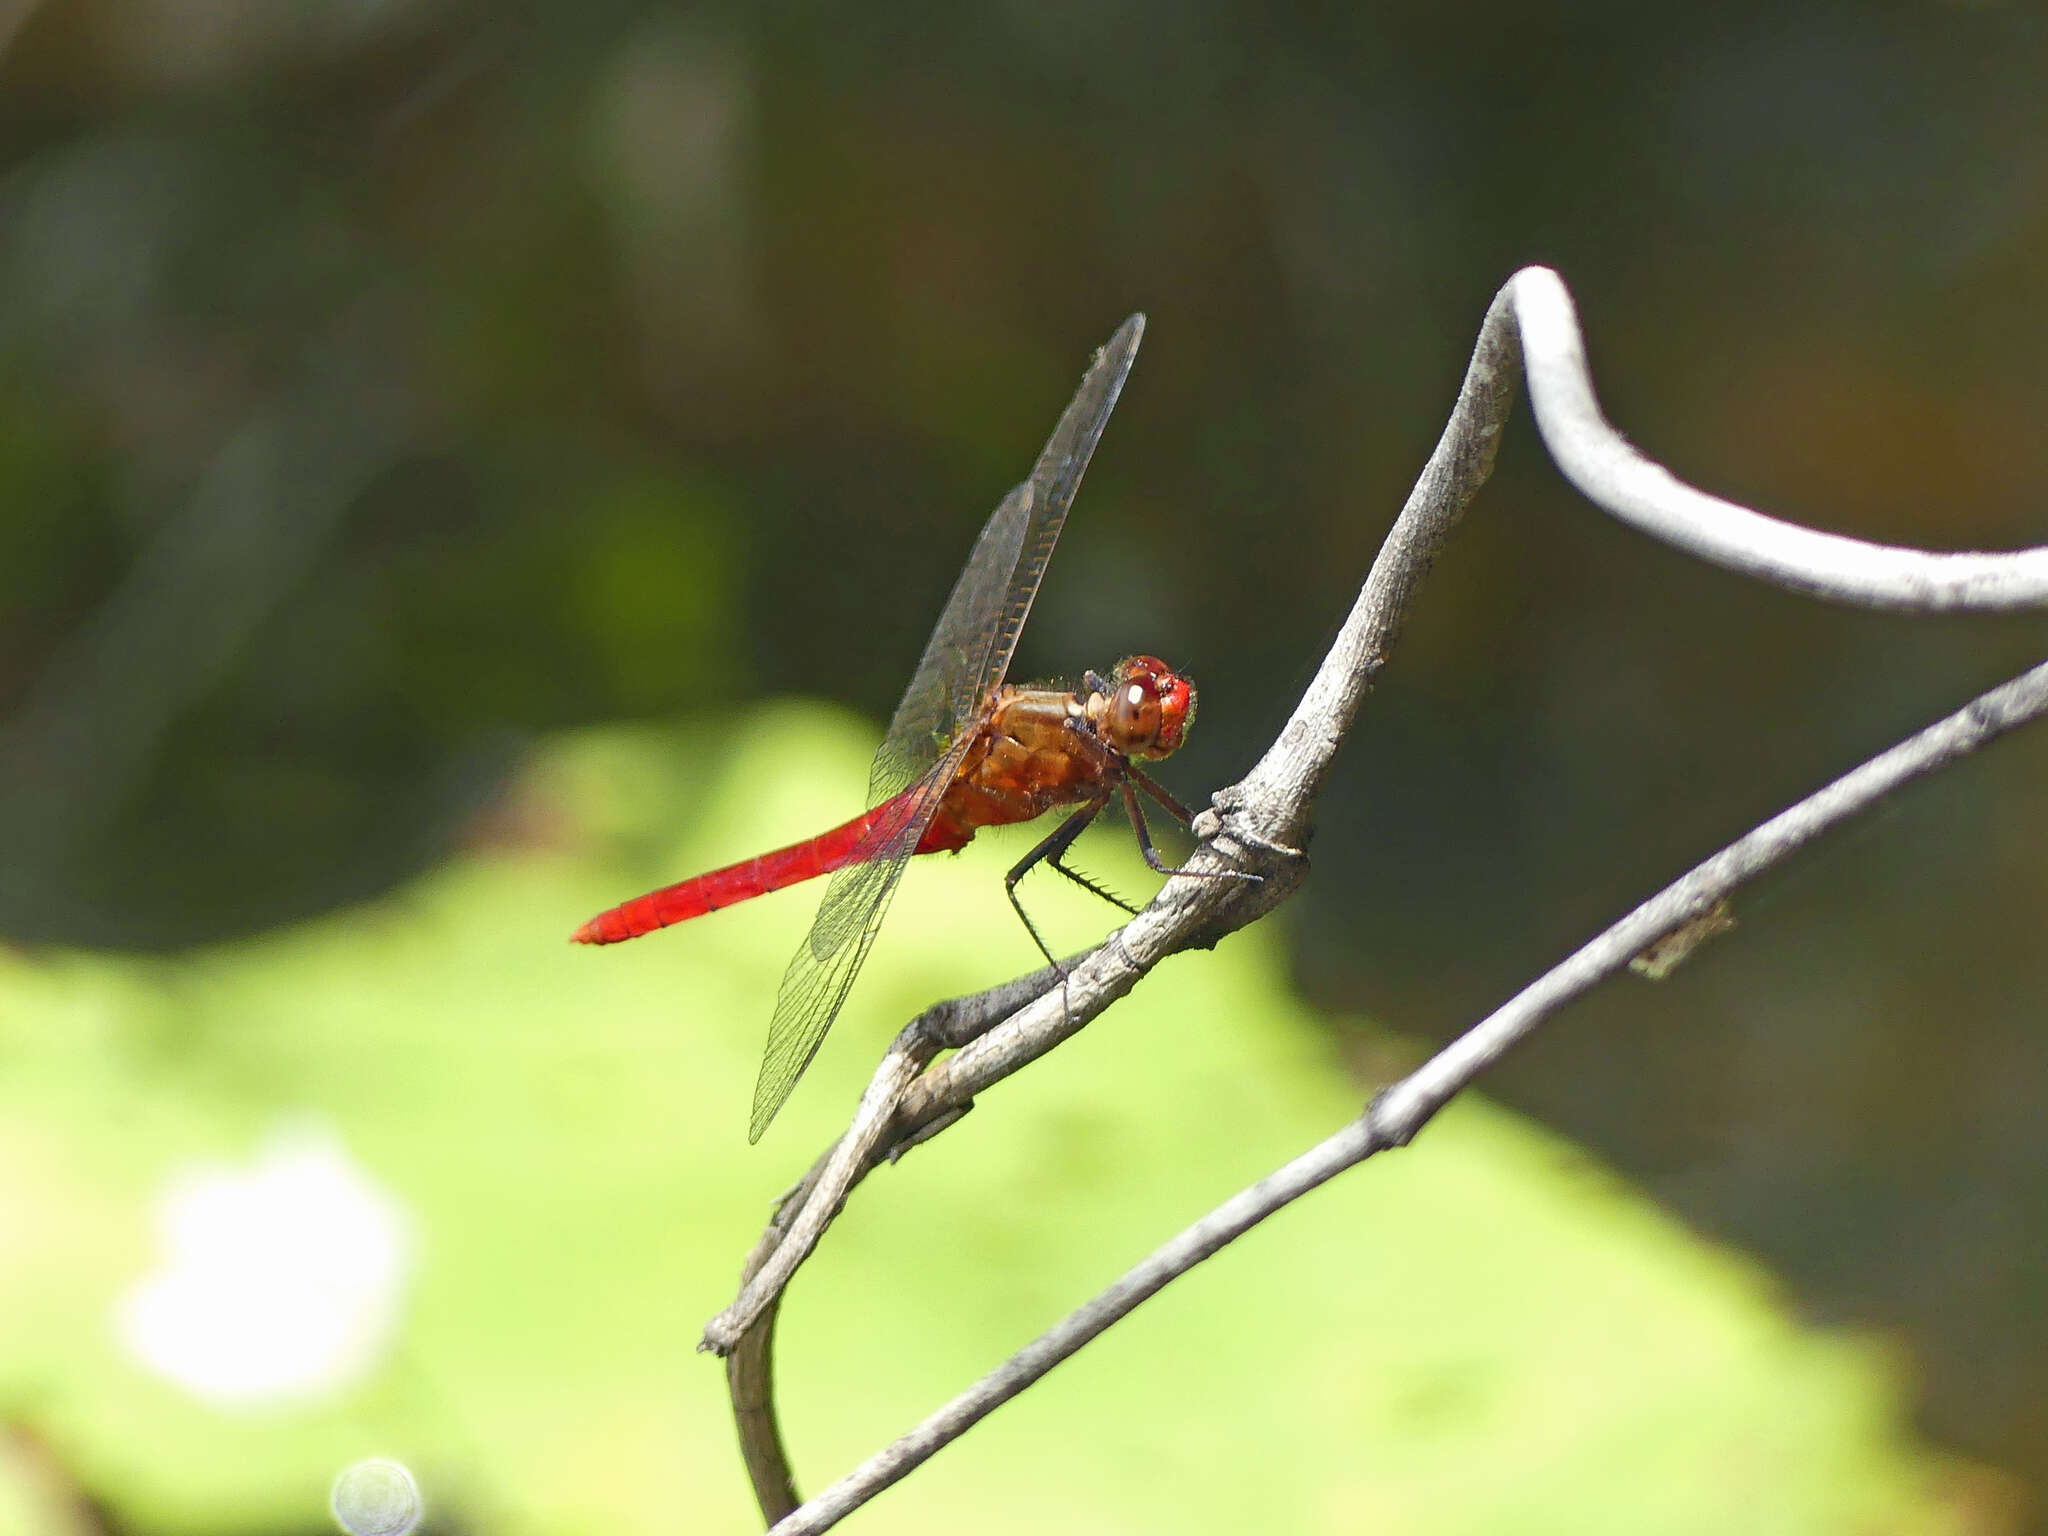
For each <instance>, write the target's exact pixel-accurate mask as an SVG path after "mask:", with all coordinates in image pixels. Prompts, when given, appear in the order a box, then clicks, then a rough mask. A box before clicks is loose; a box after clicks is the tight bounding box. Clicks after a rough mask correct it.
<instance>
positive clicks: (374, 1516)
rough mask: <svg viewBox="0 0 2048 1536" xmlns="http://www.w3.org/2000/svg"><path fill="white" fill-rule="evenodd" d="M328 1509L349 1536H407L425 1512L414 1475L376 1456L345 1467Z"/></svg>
mask: <svg viewBox="0 0 2048 1536" xmlns="http://www.w3.org/2000/svg"><path fill="white" fill-rule="evenodd" d="M327 1505H328V1508H330V1509H331V1510H333V1511H334V1518H335V1520H336V1522H337V1523H339V1524H340V1526H341V1528H342V1529H343V1530H344V1531H347V1532H348V1533H349V1536H406V1532H408V1531H410V1530H411V1529H412V1528H413V1527H414V1526H416V1525H418V1524H419V1523H420V1516H421V1515H422V1514H424V1513H425V1512H426V1510H425V1505H424V1504H423V1502H422V1501H421V1499H420V1485H419V1484H418V1483H417V1482H415V1481H414V1480H413V1475H412V1473H411V1472H409V1471H407V1470H406V1469H405V1468H404V1467H403V1466H401V1465H400V1464H399V1463H397V1462H395V1461H386V1460H384V1459H383V1458H382V1457H376V1456H373V1457H371V1458H370V1459H369V1460H367V1461H359V1462H357V1463H356V1464H355V1465H354V1466H352V1467H344V1468H343V1469H342V1472H341V1475H340V1476H339V1477H337V1478H335V1480H334V1492H333V1493H332V1494H330V1495H329V1496H328V1500H327Z"/></svg>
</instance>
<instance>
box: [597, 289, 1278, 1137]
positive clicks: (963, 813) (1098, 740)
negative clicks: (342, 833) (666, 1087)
mask: <svg viewBox="0 0 2048 1536" xmlns="http://www.w3.org/2000/svg"><path fill="white" fill-rule="evenodd" d="M1144 334H1145V317H1144V316H1143V315H1142V314H1136V315H1132V316H1131V317H1130V318H1129V319H1128V320H1126V321H1125V322H1124V323H1123V324H1122V325H1121V326H1120V327H1118V329H1117V332H1116V334H1115V335H1114V336H1112V337H1111V338H1110V339H1109V341H1108V343H1107V344H1106V345H1105V346H1103V347H1102V349H1101V350H1100V351H1098V352H1097V353H1096V354H1095V358H1094V361H1093V362H1092V363H1091V365H1090V366H1089V368H1088V371H1087V373H1086V374H1085V375H1084V376H1083V377H1082V379H1081V387H1080V388H1079V389H1078V390H1077V391H1075V394H1074V398H1073V400H1072V402H1071V403H1070V404H1069V405H1068V406H1067V409H1066V411H1065V413H1064V414H1063V415H1062V416H1061V417H1060V420H1059V425H1058V426H1057V427H1055V428H1054V429H1053V434H1052V437H1051V438H1050V439H1049V440H1048V441H1047V443H1046V445H1045V449H1044V451H1043V452H1042V453H1040V454H1039V456H1038V462H1037V464H1036V465H1035V466H1034V467H1033V469H1032V471H1031V475H1030V478H1029V479H1027V480H1025V481H1024V482H1023V483H1022V484H1021V485H1019V486H1017V487H1016V488H1015V489H1014V490H1012V491H1011V492H1010V493H1009V494H1008V495H1007V496H1005V497H1004V498H1003V499H1002V501H1001V503H1000V504H999V505H998V506H997V507H996V509H995V511H994V512H993V513H992V514H991V515H990V517H989V520H988V522H987V524H986V525H985V526H984V527H983V528H982V530H981V536H980V537H979V538H978V539H976V540H975V543H974V549H973V551H972V553H971V554H970V555H969V556H968V559H967V564H966V567H965V568H964V569H963V570H962V571H961V573H960V577H959V580H958V581H957V582H956V583H955V584H954V587H953V594H952V596H951V597H950V598H948V599H947V602H946V607H945V611H944V612H943V613H942V614H940V616H939V622H938V625H937V627H936V628H934V629H933V631H932V635H931V639H930V640H929V641H928V642H927V643H926V645H925V648H924V656H923V658H922V659H921V660H920V661H919V662H918V664H917V670H916V672H915V673H914V674H913V675H912V677H911V680H910V686H909V687H907V688H906V689H905V690H904V692H903V700H902V702H901V703H899V704H898V705H897V706H896V713H895V715H894V717H893V718H892V719H891V720H890V722H889V729H888V732H887V733H886V734H885V735H884V737H883V739H882V744H881V747H880V748H879V749H878V750H877V751H876V753H875V760H874V766H873V768H872V769H871V770H870V772H869V775H868V808H867V810H865V811H864V812H862V813H861V814H860V815H858V816H856V817H854V818H853V819H852V820H851V821H848V822H845V823H843V824H842V825H840V826H837V827H834V828H832V829H831V830H830V831H829V832H822V833H819V834H818V835H817V836H815V837H812V838H808V839H806V840H805V841H803V842H800V843H794V844H792V845H791V846H789V847H787V848H779V849H776V850H775V851H774V852H772V853H764V854H761V855H760V856H758V857H756V858H751V859H746V860H743V861H742V862H740V863H737V864H731V865H727V866H726V867H724V868H722V869H714V870H711V871H709V872H708V873H705V874H701V875H696V876H693V877H691V878H690V879H688V880H684V881H681V882H680V883H678V884H675V885H668V886H663V887H662V888H661V889H660V890H656V891H650V892H648V893H647V894H646V895H644V896H637V897H635V898H634V899H633V900H631V901H628V902H624V903H622V904H621V905H619V906H616V907H613V908H611V909H610V910H608V911H605V912H601V913H599V914H598V915H597V916H596V917H593V918H592V919H591V920H590V921H589V922H587V923H585V924H584V925H583V926H582V927H581V928H579V929H577V931H576V933H575V935H574V937H575V939H576V941H577V942H579V943H583V944H615V943H618V942H620V941H621V940H624V939H632V938H638V937H640V936H641V935H643V934H648V933H652V932H654V931H655V930H656V929H658V928H666V927H668V926H669V925H671V924H673V923H680V922H685V921H687V920H688V919H690V918H693V917H701V916H703V915H704V914H705V913H707V912H716V911H718V910H720V909H721V908H724V907H729V906H731V905H732V904H733V903H735V902H740V901H747V900H750V899H752V898H753V897H756V896H761V895H765V894H767V893H768V892H770V891H777V890H781V889H782V888H784V887H785V886H790V885H795V884H797V883H798V882H800V881H804V880H811V879H815V878H817V877H818V876H821V875H829V876H831V879H830V881H829V882H828V883H827V885H826V887H825V897H824V900H823V901H822V902H821V903H820V904H819V907H818V915H817V918H816V920H815V921H814V922H813V923H812V924H811V930H810V933H809V935H808V936H807V937H806V938H805V940H804V942H803V944H802V946H801V947H800V948H799V949H798V950H797V952H796V956H795V958H794V959H792V960H791V961H790V963H789V968H788V970H787V971H786V972H785V973H784V975H783V978H782V986H781V989H780V990H779V992H778V993H777V994H776V1001H775V1017H774V1019H773V1020H772V1021H771V1022H770V1024H769V1026H768V1045H767V1049H766V1051H765V1052H764V1054H763V1056H762V1058H761V1071H760V1076H759V1077H758V1078H757V1080H756V1081H755V1084H754V1105H753V1113H752V1117H751V1119H750V1121H749V1123H748V1128H747V1140H748V1141H749V1142H757V1141H759V1140H760V1139H761V1135H762V1133H763V1132H764V1131H766V1130H767V1129H768V1125H769V1122H771V1121H772V1120H773V1119H774V1118H775V1116H776V1113H777V1112H778V1111H779V1110H780V1109H781V1108H782V1106H783V1104H784V1102H785V1101H787V1099H788V1098H789V1095H790V1093H791V1091H792V1090H793V1089H794V1088H795V1087H796V1083H797V1079H798V1078H800V1077H802V1076H803V1074H804V1070H805V1069H806V1068H807V1067H809V1066H810V1064H811V1061H812V1058H814V1057H815V1056H816V1055H817V1053H818V1048H819V1047H820V1046H821V1045H823V1044H824V1041H825V1036H826V1033H827V1032H828V1031H829V1030H830V1029H831V1027H832V1022H833V1020H834V1019H835V1018H837V1017H838V1014H839V1010H840V1007H841V1006H842V1005H843V1004H844V1003H845V1001H846V997H847V993H848V992H849V991H851V990H852V987H853V981H854V977H855V976H856V975H857V974H858V973H859V971H860V968H861V963H862V962H863V961H864V960H866V959H867V955H868V950H869V948H870V947H871V946H872V945H873V944H874V941H875V934H876V931H877V930H878V929H879V928H880V926H881V923H882V918H883V916H884V915H885V914H886V912H887V911H888V908H889V901H890V898H891V897H892V896H894V895H895V892H896V886H897V883H898V881H899V880H901V878H902V876H903V870H904V866H905V865H907V864H908V863H909V862H910V859H911V857H912V856H913V855H915V854H920V853H941V852H955V851H957V850H959V849H961V848H964V847H965V846H966V845H967V843H968V841H969V840H970V839H971V838H972V837H973V836H974V834H975V832H976V831H978V830H979V829H980V828H983V827H996V826H1007V825H1012V824H1015V823H1021V822H1028V821H1035V820H1037V819H1038V818H1039V817H1040V816H1042V815H1044V814H1046V813H1047V812H1048V811H1051V810H1054V809H1057V808H1060V807H1072V808H1073V809H1072V813H1071V814H1070V815H1069V816H1068V817H1067V819H1066V820H1065V821H1063V822H1062V823H1061V824H1060V825H1059V826H1058V827H1057V828H1056V829H1055V830H1054V831H1053V832H1052V833H1051V834H1050V835H1049V836H1047V837H1046V838H1044V839H1043V840H1042V841H1041V842H1039V843H1038V845H1037V846H1036V847H1034V848H1033V849H1032V850H1031V851H1030V852H1029V853H1027V854H1026V855H1025V856H1024V857H1023V858H1022V859H1020V860H1018V862H1017V863H1016V865H1015V866H1014V867H1013V868H1012V869H1011V870H1010V871H1009V873H1008V874H1007V875H1006V876H1005V877H1004V884H1005V889H1006V891H1007V892H1008V895H1009V899H1010V904H1011V906H1012V907H1014V908H1015V909H1016V912H1017V915H1018V917H1019V918H1021V919H1022V920H1023V922H1024V926H1025V927H1026V929H1028V930H1029V931H1030V934H1031V937H1032V940H1033V941H1034V942H1035V943H1036V944H1037V945H1038V948H1039V950H1040V952H1041V953H1043V954H1044V955H1045V957H1046V959H1047V960H1048V961H1051V962H1052V963H1053V964H1054V965H1055V967H1057V965H1058V962H1057V961H1056V960H1054V959H1053V955H1052V952H1051V951H1050V950H1049V949H1047V948H1046V946H1045V941H1044V940H1043V939H1042V938H1040V937H1039V933H1038V929H1037V926H1036V925H1035V924H1034V923H1033V922H1032V921H1031V917H1030V914H1029V913H1027V912H1026V911H1025V910H1024V907H1023V904H1022V903H1021V902H1020V901H1019V900H1018V899H1017V883H1018V882H1019V881H1020V880H1021V879H1023V877H1024V876H1025V874H1027V873H1028V872H1029V871H1030V870H1032V869H1033V868H1035V867H1036V866H1037V865H1039V864H1040V863H1047V864H1050V865H1051V866H1052V868H1054V869H1055V870H1057V871H1058V872H1059V873H1061V874H1062V875H1065V876H1066V877H1067V878H1068V879H1070V880H1073V881H1075V882H1076V883H1077V884H1079V885H1081V886H1083V887H1085V888H1086V889H1088V890H1090V891H1092V892H1094V893H1095V894H1096V895H1097V896H1100V897H1101V898H1103V899H1104V900H1105V901H1109V902H1112V903H1114V904H1115V905H1117V906H1119V907H1122V908H1123V909H1124V910H1125V911H1127V912H1135V911H1136V910H1137V909H1136V908H1135V907H1133V906H1131V905H1130V904H1129V903H1128V902H1125V901H1123V900H1122V899H1121V898H1119V897H1117V896H1115V895H1113V894H1112V893H1111V892H1109V891H1108V890H1106V889H1104V888H1103V887H1102V886H1100V885H1099V884H1097V883H1096V882H1095V881H1093V880H1091V879H1090V878H1088V876H1086V875H1084V874H1082V873H1081V872H1079V871H1077V870H1074V869H1071V868H1069V867H1068V866H1067V865H1066V864H1065V863H1064V862H1062V860H1063V856H1064V855H1065V854H1066V853H1067V851H1068V850H1069V849H1070V848H1071V847H1072V846H1073V843H1074V841H1075V839H1076V838H1078V837H1079V836H1080V835H1081V833H1082V832H1083V831H1084V830H1086V828H1087V827H1088V826H1089V824H1090V823H1092V822H1093V821H1094V820H1095V818H1096V817H1097V816H1099V815H1100V814H1101V813H1102V811H1103V810H1104V809H1105V808H1107V807H1108V806H1109V805H1110V803H1111V802H1112V801H1115V800H1121V801H1122V804H1123V808H1124V811H1125V813H1126V814H1127V815H1128V816H1129V818H1130V822H1131V826H1132V828H1133V830H1134V831H1135V832H1136V834H1137V839H1138V847H1139V849H1140V851H1141V852H1142V853H1143V855H1144V858H1145V862H1146V864H1147V865H1148V866H1149V867H1150V868H1151V869H1153V870H1154V871H1156V872H1157V873H1159V874H1162V875H1172V874H1177V873H1183V871H1179V870H1175V869H1173V868H1172V867H1170V866H1168V865H1167V864H1166V863H1164V862H1163V861H1162V860H1161V859H1160V857H1159V854H1158V851H1157V849H1156V848H1155V847H1154V845H1153V842H1152V836H1151V833H1150V830H1149V829H1148V827H1147V825H1146V822H1145V812H1144V808H1143V804H1142V802H1141V801H1140V799H1139V796H1140V794H1141V793H1142V794H1143V795H1145V796H1147V797H1149V798H1150V799H1151V800H1153V801H1154V802H1156V803H1157V804H1158V805H1159V806H1160V807H1161V808H1162V809H1163V810H1165V811H1166V813H1167V814H1168V815H1170V816H1172V817H1173V818H1174V819H1175V820H1176V821H1178V822H1180V823H1181V824H1182V825H1183V826H1186V825H1187V824H1188V823H1189V821H1190V816H1189V813H1188V811H1187V809H1186V807H1184V806H1182V805H1181V804H1180V802H1179V801H1177V800H1175V799H1174V798H1173V796H1172V795H1170V794H1168V793H1167V792H1166V790H1165V789H1163V788H1162V787H1161V786H1160V785H1158V784H1156V783H1155V782H1153V780H1152V779H1151V778H1150V777H1149V776H1148V775H1147V774H1146V773H1145V772H1144V770H1143V769H1141V768H1140V767H1139V766H1138V765H1139V764H1140V763H1141V762H1153V761H1156V760H1158V759H1160V758H1163V757H1166V756H1168V755H1170V754H1171V753H1172V752H1173V751H1174V750H1175V749H1176V748H1178V747H1179V746H1180V744H1181V743H1182V741H1184V740H1185V739H1186V737H1187V733H1188V729H1189V727H1190V726H1192V725H1193V724H1194V718H1195V687H1194V684H1193V683H1192V682H1191V681H1190V680H1189V679H1188V678H1187V677H1186V676H1184V675H1183V674H1181V673H1179V672H1176V671H1174V670H1173V669H1172V668H1171V667H1169V666H1167V664H1166V663H1165V662H1163V661H1161V660H1159V658H1157V657H1156V656H1132V657H1128V658H1127V659H1125V660H1124V661H1122V662H1120V663H1119V664H1118V665H1117V666H1116V667H1115V668H1114V669H1113V670H1112V671H1111V673H1110V674H1109V676H1108V677H1106V678H1105V677H1103V676H1101V675H1100V674H1099V673H1096V672H1092V671H1091V672H1089V673H1088V674H1086V676H1085V678H1084V680H1083V685H1082V688H1081V689H1080V690H1078V691H1077V690H1073V689H1069V688H1063V687H1059V686H1054V685H1042V686H1041V685H1027V686H1013V685H1011V684H1009V683H1008V682H1007V681H1006V678H1007V676H1008V673H1009V668H1010V660H1011V657H1012V655H1013V654H1014V653H1015V651H1016V649H1017V638H1018V636H1019V635H1020V634H1021V633H1022V631H1023V628H1024V621H1025V619H1026V618H1027V617H1028V616H1029V615H1030V613H1031V604H1032V600H1033V599H1034V598H1035V597H1036V596H1037V595H1038V586H1039V582H1040V580H1041V579H1042V578H1043V577H1044V575H1045V567H1046V562H1047V561H1048V560H1050V559H1051V557H1052V550H1053V545H1054V544H1055V543H1056V542H1057V541H1058V539H1059V536H1060V529H1061V527H1062V526H1063V525H1064V524H1065V522H1066V520H1067V509H1068V508H1069V507H1070V506H1072V505H1073V500H1074V492H1075V490H1076V489H1077V488H1078V487H1079V486H1080V483H1081V476H1082V474H1083V472H1084V471H1086V469H1087V468H1088V461H1089V459H1090V457H1091V456H1092V455H1093V454H1094V452H1095V445H1096V442H1097V441H1098V440H1099V439H1100V438H1101V436H1102V430H1103V428H1104V427H1105V426H1107V425H1108V422H1109V416H1110V412H1111V411H1113V410H1114V409H1115V408H1116V402H1117V397H1118V395H1119V394H1120V393H1121V392H1122V390H1123V386H1124V380H1125V378H1126V377H1128V375H1129V373H1130V370H1131V362H1132V360H1133V359H1134V358H1135V357H1136V356H1137V351H1138V343H1139V341H1140V340H1141V339H1142V338H1143V336H1144ZM1185 872H1186V873H1196V872H1195V871H1185ZM1220 877H1221V878H1247V879H1249V878H1256V877H1254V876H1250V875H1234V874H1233V872H1228V871H1225V872H1222V873H1221V875H1220Z"/></svg>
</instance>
